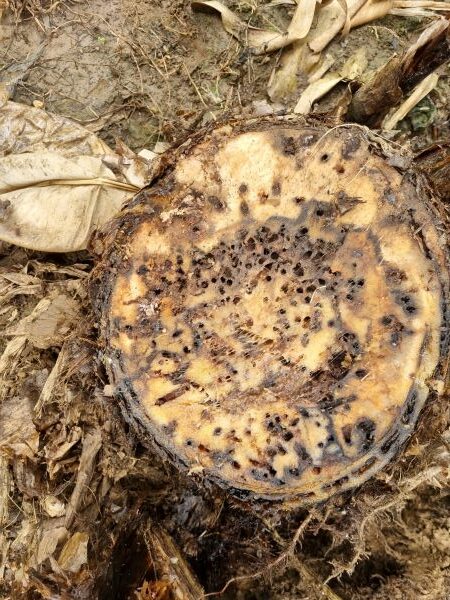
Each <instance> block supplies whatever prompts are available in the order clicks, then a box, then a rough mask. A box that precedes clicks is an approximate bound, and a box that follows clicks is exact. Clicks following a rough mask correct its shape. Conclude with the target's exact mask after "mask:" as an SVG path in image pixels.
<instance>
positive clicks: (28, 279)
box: [0, 0, 450, 600]
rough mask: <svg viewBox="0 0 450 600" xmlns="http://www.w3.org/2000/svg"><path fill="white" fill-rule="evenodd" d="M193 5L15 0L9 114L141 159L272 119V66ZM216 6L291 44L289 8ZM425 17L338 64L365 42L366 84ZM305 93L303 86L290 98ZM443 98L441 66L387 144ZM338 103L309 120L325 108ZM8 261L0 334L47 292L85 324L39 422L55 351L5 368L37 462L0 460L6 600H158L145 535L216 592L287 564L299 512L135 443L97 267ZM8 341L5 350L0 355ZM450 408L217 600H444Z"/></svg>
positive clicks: (447, 592) (449, 553) (68, 260)
mask: <svg viewBox="0 0 450 600" xmlns="http://www.w3.org/2000/svg"><path fill="white" fill-rule="evenodd" d="M189 4H190V3H189V2H185V1H184V0H138V1H136V0H111V2H107V3H106V2H103V1H102V0H92V1H85V0H72V1H71V0H68V1H66V2H59V1H56V2H53V3H50V2H46V1H42V0H12V1H11V2H10V3H9V5H8V8H7V9H6V10H5V11H4V13H3V17H2V22H1V27H0V36H1V42H2V43H1V50H0V79H1V80H2V81H4V82H7V83H8V84H10V87H11V90H12V96H11V99H13V100H14V101H16V102H21V103H24V104H33V103H36V101H37V102H38V104H39V105H40V106H43V107H44V108H45V109H46V110H48V111H50V112H55V113H58V114H60V115H64V116H67V117H69V118H71V119H73V120H74V121H76V122H77V123H80V124H82V125H84V126H85V127H87V128H89V129H90V130H91V131H93V132H96V133H97V134H98V135H99V136H100V137H101V138H102V139H103V140H105V141H106V142H107V143H108V144H109V145H110V146H112V147H114V145H115V140H116V139H120V140H123V141H124V142H125V143H126V144H127V145H128V146H129V147H130V148H132V149H133V150H136V151H138V150H141V149H142V148H150V149H152V148H153V147H154V145H155V144H156V143H157V142H168V143H169V144H172V143H175V142H176V141H177V140H180V139H183V138H184V137H186V135H188V133H189V132H190V131H192V130H193V129H196V128H198V127H200V126H202V125H204V124H206V123H208V122H210V121H214V120H216V119H223V118H227V117H229V116H236V115H251V114H258V111H261V110H263V109H265V107H266V106H267V105H266V104H265V103H266V102H267V83H268V79H269V76H270V73H271V71H272V68H273V67H274V65H275V63H276V61H277V59H278V54H277V53H275V54H273V55H270V56H259V57H255V56H252V55H251V54H249V52H248V51H246V50H245V49H244V48H243V47H242V46H241V45H240V44H239V43H238V42H237V41H236V40H235V39H233V38H232V37H231V36H229V35H228V34H227V33H226V32H225V31H224V30H223V29H222V27H221V25H220V21H219V19H218V18H217V17H215V16H213V15H206V14H203V13H193V12H192V11H191V9H190V6H189ZM228 6H229V7H230V8H233V9H235V10H237V11H238V12H239V14H240V16H241V17H242V18H243V19H244V20H245V21H246V22H248V23H250V24H252V25H259V26H261V27H265V28H271V29H275V30H277V29H279V30H285V29H286V27H287V24H288V23H289V19H290V16H291V14H292V7H291V6H289V5H286V4H277V3H273V2H265V1H263V0H248V1H243V0H240V1H236V2H228ZM426 22H427V21H426V19H419V18H408V19H405V18H399V17H392V16H391V17H386V18H384V19H382V20H380V21H378V22H375V23H373V24H371V25H368V26H364V27H362V28H359V29H356V30H354V31H352V32H351V33H350V35H349V36H348V37H347V39H345V40H342V39H338V40H337V41H335V42H334V43H333V44H332V45H331V47H330V51H331V52H332V53H333V54H334V55H335V56H336V58H337V61H338V63H337V64H338V65H339V64H342V63H343V62H344V61H345V60H346V58H348V57H349V56H351V55H352V53H354V52H355V51H356V50H357V49H358V48H359V47H361V46H364V47H365V48H366V52H367V58H368V62H369V68H370V69H371V70H375V69H376V68H378V67H379V66H380V65H382V64H384V63H385V62H386V60H387V59H388V58H389V57H391V56H392V54H393V53H395V52H398V51H399V50H401V49H402V48H403V47H407V46H408V44H409V42H410V40H411V39H412V38H413V37H414V36H415V35H416V34H417V33H418V32H420V31H421V30H422V29H423V27H424V25H425V24H426ZM304 84H305V82H304V81H302V79H301V78H299V81H298V85H299V88H298V89H299V90H300V89H301V88H302V86H304ZM342 86H343V87H341V88H338V90H337V91H336V92H334V94H335V95H336V94H339V90H341V91H342V89H343V88H344V87H345V86H344V84H342ZM449 88H450V71H449V69H448V68H447V70H446V71H445V73H444V75H443V76H442V77H441V79H440V82H439V84H438V86H437V88H436V89H435V90H434V91H433V92H432V93H431V95H430V96H429V97H428V98H427V99H426V100H425V101H423V102H422V103H421V105H420V107H419V109H416V110H415V111H414V112H413V114H412V115H410V117H409V118H407V119H405V121H404V122H402V124H401V129H402V132H401V133H400V134H399V135H398V136H397V141H399V142H400V143H402V144H406V145H408V144H411V146H412V147H413V148H414V149H419V148H423V147H425V146H427V145H428V144H429V143H431V142H433V141H440V140H443V139H446V138H447V139H448V128H449V125H448V115H449V106H450V103H449V93H448V92H449ZM334 97H335V96H333V94H331V95H330V96H328V97H327V98H326V99H325V100H324V101H323V102H320V103H319V104H318V105H317V106H316V108H315V111H316V112H319V113H320V112H323V113H326V111H327V110H328V108H329V106H332V104H333V98H334ZM294 102H295V98H287V99H286V100H285V102H284V103H283V104H282V106H279V107H277V108H278V109H281V110H283V109H284V110H289V109H291V108H292V106H293V103H294ZM40 103H41V104H40ZM0 253H1V254H0V275H1V276H2V285H3V287H2V292H1V293H2V297H1V299H0V300H1V302H0V329H2V328H6V327H12V326H13V325H15V324H16V323H18V322H19V321H20V320H21V319H22V318H23V317H26V316H27V315H28V314H30V312H31V311H32V310H33V309H34V308H35V306H36V305H37V303H38V302H39V301H40V300H41V299H42V298H43V297H45V296H48V295H49V294H54V293H61V294H64V295H66V297H68V298H71V299H73V300H74V301H75V302H77V303H78V306H79V311H80V312H81V314H82V315H83V316H82V317H81V318H80V315H78V318H77V319H76V320H77V321H78V322H80V321H81V322H83V323H84V324H85V325H84V326H83V327H84V329H83V330H82V331H81V332H80V330H78V331H77V334H76V336H72V338H70V336H69V340H68V341H66V344H65V348H66V350H65V352H67V354H68V356H69V357H70V360H68V361H66V362H65V363H64V368H63V371H62V375H61V373H60V377H59V379H58V384H57V385H55V387H54V388H53V390H52V396H51V399H50V400H49V402H48V403H47V404H46V406H45V410H44V411H43V412H42V414H40V415H38V416H36V415H35V416H33V419H31V418H30V414H31V412H30V411H31V409H32V408H33V407H34V405H35V403H36V402H37V401H38V399H39V397H40V396H41V394H42V390H43V388H44V385H45V384H46V382H48V377H49V374H50V373H52V370H53V369H54V367H55V362H56V360H57V357H58V355H59V352H60V348H61V345H62V341H59V342H58V341H56V342H54V343H53V344H51V345H50V346H48V347H46V346H45V344H44V348H39V347H38V346H39V344H37V345H36V344H34V345H33V344H30V343H28V342H27V344H26V345H25V346H24V347H23V348H21V349H20V351H19V350H17V352H16V354H15V355H13V356H12V357H10V358H9V360H10V364H9V367H10V368H9V371H8V372H9V376H8V379H7V380H5V381H3V392H2V396H1V397H2V399H3V401H4V404H3V406H4V409H3V413H0V414H1V415H2V417H1V418H4V417H5V415H6V414H9V415H10V414H12V413H13V412H15V411H19V412H18V414H20V415H24V417H23V419H22V421H21V422H22V423H23V422H24V421H26V418H28V421H29V424H30V427H31V428H32V430H33V431H32V433H33V435H36V436H37V440H34V441H35V442H36V447H35V449H34V450H33V451H30V452H29V453H28V452H26V451H21V452H20V453H19V456H20V458H14V457H12V456H11V457H9V458H2V459H1V460H0V478H1V481H0V487H1V489H2V491H0V507H1V508H2V510H3V514H0V516H1V517H2V519H3V521H2V522H3V525H4V527H3V530H0V542H1V543H0V598H4V599H5V600H6V599H7V598H86V599H90V598H99V599H113V598H117V599H118V600H119V599H122V598H124V599H127V598H130V599H131V598H145V599H147V598H169V597H170V593H171V592H170V591H169V590H167V589H165V588H164V587H159V588H158V587H157V584H158V581H159V578H160V573H159V572H158V568H157V563H158V561H157V559H156V558H155V554H154V553H155V550H154V546H153V542H152V541H151V539H150V540H149V538H151V537H152V535H153V533H154V532H155V531H156V528H158V527H163V528H164V531H165V532H167V533H168V535H170V536H171V537H172V538H173V540H174V543H175V544H176V546H177V547H178V549H179V550H180V552H181V555H182V556H183V557H184V558H185V560H186V561H187V563H186V564H187V565H188V566H189V568H190V569H192V571H193V573H194V574H195V576H196V577H197V578H198V580H199V582H200V584H201V585H202V586H203V588H204V589H205V591H206V592H208V593H213V592H217V591H219V590H220V589H221V588H222V587H223V586H224V585H225V584H226V582H227V581H228V580H229V579H230V578H233V577H240V576H243V575H251V574H254V573H255V572H257V571H258V570H259V569H263V568H264V567H265V566H266V565H267V564H270V563H271V562H272V561H276V559H277V557H279V556H280V555H283V552H286V548H289V542H290V540H291V539H292V537H293V535H294V533H295V531H296V529H297V527H298V525H299V524H300V523H301V522H302V521H304V520H305V518H307V511H305V510H300V509H299V510H297V511H294V512H291V513H285V512H280V511H279V510H277V509H276V508H273V507H272V508H267V507H255V506H252V507H248V506H245V505H241V504H240V503H239V502H237V501H234V500H231V499H230V498H228V497H227V496H226V495H225V494H223V493H222V492H220V491H218V490H217V489H215V488H208V489H205V487H204V486H202V485H199V483H198V481H197V480H196V479H195V475H193V476H190V477H187V476H181V475H178V474H177V473H176V472H174V470H173V469H172V467H170V466H169V465H167V464H166V463H164V462H163V461H161V460H160V459H159V458H158V457H157V456H156V455H154V454H153V453H152V452H151V451H149V450H148V449H146V448H144V447H142V446H141V445H140V444H139V442H138V441H137V440H136V439H135V438H134V436H133V434H132V433H131V432H129V431H128V430H127V427H126V425H125V424H124V423H123V420H122V418H121V416H120V414H119V410H118V408H117V407H116V406H115V403H114V401H113V399H112V398H111V397H110V396H109V395H108V386H107V384H108V382H107V380H106V378H105V374H104V372H103V369H102V366H101V363H100V362H99V360H98V352H97V347H96V343H95V323H94V322H93V320H92V315H91V313H90V309H89V302H88V297H87V289H86V279H87V275H88V274H89V272H90V271H91V269H92V266H93V262H92V259H91V258H90V257H89V255H88V254H87V253H78V254H76V255H75V254H74V255H48V254H36V253H32V252H29V251H25V250H22V249H20V248H15V247H11V246H6V245H2V246H0ZM5 282H6V283H5ZM72 328H73V324H72ZM7 341H8V339H6V338H5V339H3V340H0V352H3V350H4V349H5V347H6V343H7ZM53 372H54V371H53ZM105 386H106V387H105ZM20 411H23V412H20ZM444 413H445V408H444V407H442V406H431V407H429V408H428V412H427V419H428V421H427V423H432V424H433V427H432V428H431V430H430V431H431V434H430V433H429V432H427V431H425V432H424V431H423V429H424V427H422V432H421V433H420V432H419V433H420V435H419V437H417V438H416V439H415V441H413V443H412V445H411V446H410V448H409V450H408V452H407V453H406V454H405V456H404V457H403V458H402V460H401V461H400V462H399V463H398V464H397V465H396V466H395V467H393V469H392V470H391V471H389V470H388V471H387V472H386V473H384V474H381V475H380V477H379V478H378V479H377V481H376V482H372V483H369V485H368V486H365V487H364V490H363V491H362V493H361V494H360V495H359V496H358V497H357V498H355V497H353V495H352V494H348V495H346V496H345V497H341V498H339V499H337V500H335V501H333V503H332V504H331V505H329V506H327V507H325V508H321V509H317V510H315V511H312V512H310V513H309V518H310V519H311V520H310V521H309V522H308V527H307V528H305V534H304V536H303V538H302V543H301V544H299V545H298V547H297V548H296V549H295V551H294V552H289V553H286V557H285V560H282V561H281V560H280V561H279V562H278V563H277V565H276V568H274V569H270V570H269V572H264V573H263V574H262V575H261V576H258V577H255V578H251V577H248V578H244V577H243V578H242V579H238V580H237V581H236V582H234V583H232V584H231V585H230V586H229V587H228V588H227V590H226V591H225V593H224V594H223V595H222V596H221V597H223V598H229V599H235V598H241V599H245V600H251V599H252V600H253V599H255V600H256V599H260V600H288V599H292V600H293V599H305V600H314V599H316V598H335V599H336V598H341V599H342V600H363V599H375V600H382V599H383V600H384V599H388V598H389V599H390V600H394V599H395V600H396V599H402V600H413V599H417V598H427V599H430V600H446V599H448V598H449V597H450V511H449V509H450V495H449V487H448V483H449V481H450V477H449V454H448V450H447V449H446V448H448V444H449V442H450V434H449V430H448V429H446V427H447V425H448V415H445V414H444ZM27 415H28V417H27ZM0 432H1V423H0ZM420 436H422V437H420ZM99 440H100V441H99ZM446 444H447V446H446ZM425 452H426V454H427V460H426V464H425V462H424V460H423V454H424V453H425ZM419 463H420V469H419V467H418V465H419ZM80 473H82V475H83V476H84V477H85V480H84V481H85V482H86V481H87V482H88V484H89V485H88V489H89V493H85V490H84V489H83V493H82V494H81V496H80V498H78V499H77V497H76V494H75V497H76V498H75V499H76V511H75V513H74V514H73V515H71V516H70V515H69V517H68V510H69V508H70V506H73V502H74V490H75V492H76V489H77V485H78V483H79V481H80ZM399 473H401V477H400V478H399V475H398V474H399ZM399 479H401V480H402V481H403V483H402V484H399V483H398V481H399ZM86 485H87V484H86ZM0 512H1V511H0ZM5 515H6V516H5ZM63 529H64V531H63ZM152 532H153V533H152ZM74 534H79V535H81V534H82V535H85V536H86V538H83V539H86V540H87V542H86V543H87V546H86V548H87V562H86V561H84V560H82V559H81V558H80V557H81V556H83V558H84V555H83V552H82V550H83V548H82V547H81V546H82V545H79V546H78V550H77V552H78V551H79V554H78V555H77V556H78V558H79V559H80V560H82V562H81V564H80V565H77V564H71V568H68V569H63V568H61V564H62V563H63V562H64V560H63V558H64V557H63V558H61V552H62V548H63V546H64V543H65V540H66V539H67V538H68V537H70V536H73V535H74ZM155 535H156V534H155ZM76 539H78V540H79V538H76ZM80 548H81V549H80ZM287 554H289V555H287ZM152 561H153V562H152ZM75 562H76V560H75ZM337 575H339V576H337ZM327 578H330V579H329V581H328V584H327V585H324V583H323V582H325V580H327ZM143 585H144V587H142V588H141V586H143ZM146 586H147V587H146ZM139 590H141V591H139ZM158 594H159V595H158Z"/></svg>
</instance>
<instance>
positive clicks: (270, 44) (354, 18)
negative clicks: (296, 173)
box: [191, 0, 450, 114]
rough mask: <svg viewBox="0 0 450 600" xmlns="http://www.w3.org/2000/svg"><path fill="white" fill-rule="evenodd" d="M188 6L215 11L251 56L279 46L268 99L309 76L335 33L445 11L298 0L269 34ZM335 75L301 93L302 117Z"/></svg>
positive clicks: (432, 5) (419, 5)
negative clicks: (283, 25) (281, 26)
mask: <svg viewBox="0 0 450 600" xmlns="http://www.w3.org/2000/svg"><path fill="white" fill-rule="evenodd" d="M191 4H192V7H193V8H194V9H198V10H205V9H209V10H213V11H216V12H218V13H219V14H220V16H221V18H222V23H223V26H224V28H225V30H226V31H227V32H228V33H230V34H231V35H233V36H235V37H236V38H237V39H239V40H240V41H241V42H242V43H243V44H244V45H246V46H247V47H248V48H249V49H251V50H252V51H253V52H254V53H255V54H261V53H266V52H273V51H274V50H278V49H280V48H285V50H284V54H283V55H282V56H281V59H280V64H279V65H278V67H277V68H276V69H275V70H274V71H273V72H272V75H271V78H270V81H269V84H268V93H269V96H270V98H271V99H272V100H273V101H277V100H281V99H284V98H285V97H286V96H289V95H290V94H292V93H293V92H294V91H295V89H296V87H297V81H296V80H297V76H298V74H299V73H302V74H310V73H311V71H312V70H313V69H314V68H315V66H316V65H317V63H318V62H319V61H320V53H321V52H322V51H323V50H324V49H325V48H326V47H327V46H328V45H329V44H330V43H331V42H332V41H333V39H334V38H335V37H336V36H337V35H338V34H341V35H342V36H346V35H347V34H348V33H349V31H350V29H351V28H354V27H358V26H360V25H363V24H365V23H370V22H371V21H374V20H376V19H379V18H381V17H383V16H385V15H387V14H389V13H391V14H397V15H406V16H414V15H418V16H435V15H436V13H437V14H439V12H444V13H445V12H446V11H448V10H450V9H449V6H448V4H447V3H446V2H427V1H425V0H424V1H422V0H417V1H416V0H414V1H413V2H404V1H401V0H332V1H331V2H321V1H320V0H299V1H298V2H297V6H296V9H295V11H294V14H293V17H292V21H291V23H290V25H289V27H288V29H287V31H286V33H276V32H273V33H272V32H270V31H261V30H258V29H255V28H252V27H247V26H246V24H245V23H244V22H243V21H242V20H241V19H240V18H239V17H238V16H237V15H235V14H234V13H233V12H232V11H231V10H230V9H229V8H227V7H226V6H224V5H223V4H222V3H221V2H218V1H216V0H213V1H205V2H197V1H196V2H192V3H191ZM433 11H436V13H435V12H433ZM441 21H443V19H442V20H441ZM337 77H338V74H333V75H330V74H328V75H325V76H324V78H323V79H322V80H321V81H320V82H316V83H315V85H314V87H313V89H312V90H311V89H309V90H307V91H306V90H305V92H304V93H306V96H305V99H304V100H302V99H300V102H301V110H296V112H300V113H301V114H306V112H307V109H308V112H309V111H310V110H311V107H312V102H313V101H314V100H317V99H318V98H320V97H321V96H323V95H324V94H326V93H327V92H329V91H330V90H331V89H332V88H333V87H334V86H335V85H336V84H337V83H338V82H339V81H340V80H339V79H337ZM343 78H344V77H343Z"/></svg>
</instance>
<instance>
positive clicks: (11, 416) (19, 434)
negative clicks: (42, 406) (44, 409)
mask: <svg viewBox="0 0 450 600" xmlns="http://www.w3.org/2000/svg"><path fill="white" fill-rule="evenodd" d="M38 447H39V433H38V432H37V431H36V427H35V426H34V423H33V411H32V406H31V403H30V401H29V400H28V398H26V397H25V396H14V397H8V398H6V399H4V400H3V402H2V404H1V405H0V452H1V453H8V454H12V455H13V456H22V457H28V458H30V459H33V458H34V457H35V454H36V453H37V451H38Z"/></svg>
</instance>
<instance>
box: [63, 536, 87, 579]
mask: <svg viewBox="0 0 450 600" xmlns="http://www.w3.org/2000/svg"><path fill="white" fill-rule="evenodd" d="M88 542H89V534H87V533H85V532H81V531H77V532H75V533H74V534H73V535H72V537H70V538H69V539H68V540H67V542H66V543H65V544H64V546H63V548H62V550H61V553H60V555H59V558H58V564H59V566H60V567H61V569H63V570H64V571H70V573H78V572H79V571H80V570H81V567H82V566H83V565H85V564H86V563H87V561H88V556H87V546H88Z"/></svg>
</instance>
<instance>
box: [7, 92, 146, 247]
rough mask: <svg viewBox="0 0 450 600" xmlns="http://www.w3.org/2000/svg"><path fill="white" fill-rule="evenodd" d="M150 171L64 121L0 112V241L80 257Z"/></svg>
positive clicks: (18, 109) (14, 108)
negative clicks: (92, 236)
mask: <svg viewBox="0 0 450 600" xmlns="http://www.w3.org/2000/svg"><path fill="white" fill-rule="evenodd" d="M122 146H123V145H122ZM127 154H128V156H127ZM151 164H152V163H151V161H148V160H146V159H145V158H143V157H140V156H136V155H134V153H131V151H129V150H128V149H126V147H125V146H123V147H122V154H121V155H118V154H115V153H114V152H113V151H112V150H110V149H109V148H108V147H107V146H106V144H104V142H102V141H101V140H99V139H98V138H97V137H96V136H95V135H93V134H92V133H90V132H89V131H87V130H85V129H84V128H83V127H80V126H79V125H76V124H75V123H72V122H70V120H68V119H64V118H62V117H59V116H57V115H50V114H48V113H46V112H45V111H43V110H41V109H38V108H34V107H25V106H22V105H18V104H15V103H13V102H7V103H5V104H3V106H1V107H0V240H3V241H5V242H8V243H11V244H17V245H19V246H23V247H25V248H31V249H34V250H42V251H46V252H73V251H76V250H82V249H85V248H86V247H87V244H88V241H89V238H90V237H91V234H92V232H93V231H94V230H95V229H97V228H98V227H100V226H102V225H103V224H105V223H106V222H107V221H109V220H110V219H111V218H112V217H113V216H114V215H115V214H116V213H117V212H118V210H120V208H121V206H122V205H123V203H124V202H125V201H126V200H127V199H128V198H130V196H132V195H133V194H134V193H136V191H138V190H139V189H140V188H141V187H143V185H145V183H146V181H147V178H148V176H149V173H150V170H151ZM113 169H114V170H113Z"/></svg>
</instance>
